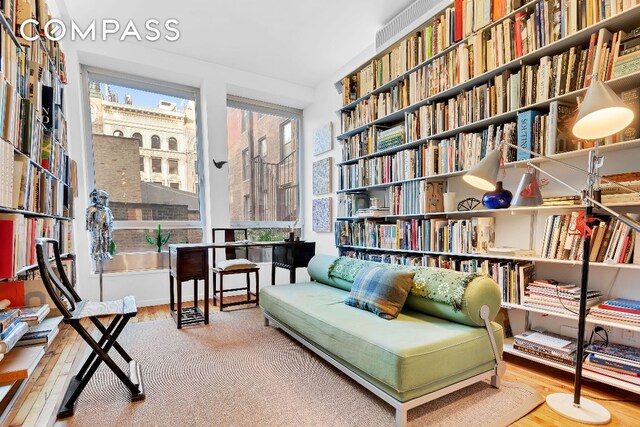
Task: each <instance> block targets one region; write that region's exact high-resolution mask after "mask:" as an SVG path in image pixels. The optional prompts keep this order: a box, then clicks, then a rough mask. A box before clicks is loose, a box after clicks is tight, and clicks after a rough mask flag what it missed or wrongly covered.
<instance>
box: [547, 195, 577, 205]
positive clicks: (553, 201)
mask: <svg viewBox="0 0 640 427" xmlns="http://www.w3.org/2000/svg"><path fill="white" fill-rule="evenodd" d="M581 203H582V200H581V199H580V196H559V197H545V198H544V199H542V206H574V205H580V204H581Z"/></svg>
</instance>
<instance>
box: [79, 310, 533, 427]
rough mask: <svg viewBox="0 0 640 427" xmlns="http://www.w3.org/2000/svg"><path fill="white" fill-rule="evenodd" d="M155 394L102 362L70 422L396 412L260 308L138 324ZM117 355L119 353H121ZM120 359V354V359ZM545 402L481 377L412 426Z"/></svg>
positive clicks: (519, 410) (508, 413) (222, 421)
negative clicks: (198, 320)
mask: <svg viewBox="0 0 640 427" xmlns="http://www.w3.org/2000/svg"><path fill="white" fill-rule="evenodd" d="M120 342H121V343H122V345H123V346H124V348H125V349H127V351H128V352H129V353H130V354H131V355H132V357H134V358H136V359H137V360H139V361H140V363H141V366H142V373H143V377H144V382H145V387H146V395H147V398H146V400H144V401H141V402H135V403H131V402H130V400H129V393H128V390H127V389H126V388H125V387H124V386H123V385H122V384H121V383H120V382H119V381H118V380H117V378H116V377H115V375H114V374H113V373H112V372H111V371H109V370H108V369H107V368H106V367H105V366H104V364H103V365H102V366H101V367H100V368H99V370H98V371H97V372H96V374H95V376H94V377H93V378H92V380H91V382H90V383H89V385H88V386H87V388H86V389H85V391H84V393H83V394H82V395H81V397H80V399H79V400H78V403H77V407H76V413H75V415H74V416H73V417H72V418H70V419H69V424H70V425H76V426H91V427H95V426H107V425H108V426H119V427H122V426H175V425H184V426H250V425H251V426H367V427H373V426H393V425H394V410H393V409H392V408H391V407H390V406H389V405H387V404H386V403H384V402H382V401H381V400H380V399H378V398H377V397H375V396H374V395H373V394H371V393H370V392H368V391H367V390H365V389H364V388H362V387H360V386H359V385H358V384H356V383H355V382H354V381H352V380H351V379H349V378H348V377H346V376H345V375H343V374H342V373H341V372H339V371H338V370H336V369H334V368H333V367H331V366H330V365H329V364H327V363H326V362H324V361H323V360H322V359H320V358H319V357H317V356H315V355H314V354H313V353H312V352H310V351H308V350H307V349H306V348H304V347H302V346H301V345H300V344H298V343H297V342H296V341H294V340H293V339H291V338H290V337H289V336H287V335H286V334H285V333H283V332H281V331H280V330H278V329H274V328H272V327H268V328H267V327H264V326H263V321H262V315H261V312H260V310H259V309H246V310H236V311H232V312H223V313H220V312H214V313H213V314H212V315H211V322H210V324H209V325H208V326H192V327H186V328H184V329H182V330H181V331H178V330H177V329H176V327H175V324H174V323H173V321H172V320H170V319H167V320H158V321H154V322H143V323H134V324H130V325H129V326H128V327H127V329H126V330H125V332H124V333H123V334H122V338H121V339H120ZM113 356H114V359H115V360H118V359H120V357H119V356H117V355H116V354H114V355H113ZM116 356H117V357H116ZM542 402H543V398H542V396H541V395H540V394H539V393H538V392H536V391H535V390H534V389H532V388H531V387H529V386H526V385H523V384H515V383H507V382H504V381H503V386H502V388H501V389H499V390H497V389H494V388H492V387H490V386H489V385H488V384H485V383H479V384H476V385H473V386H470V387H468V388H466V389H463V390H460V391H458V392H456V393H454V394H451V395H448V396H446V397H444V398H441V399H438V400H436V401H434V402H431V403H429V404H427V405H423V406H422V407H419V408H415V409H413V410H411V411H410V412H409V425H410V426H420V425H425V426H426V425H429V426H465V427H471V426H487V425H491V426H504V425H509V424H510V423H512V422H514V421H516V420H518V419H519V418H521V417H523V416H524V415H526V414H527V413H528V412H530V411H531V410H532V409H534V408H535V407H536V406H538V405H539V404H540V403H542Z"/></svg>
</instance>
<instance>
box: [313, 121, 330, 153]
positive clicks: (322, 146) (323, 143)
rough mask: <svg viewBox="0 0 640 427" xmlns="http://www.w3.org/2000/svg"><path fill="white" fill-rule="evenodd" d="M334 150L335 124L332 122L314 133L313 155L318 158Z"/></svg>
mask: <svg viewBox="0 0 640 427" xmlns="http://www.w3.org/2000/svg"><path fill="white" fill-rule="evenodd" d="M332 148H333V124H332V123H331V122H329V123H327V124H326V125H324V126H321V127H319V128H317V129H316V130H314V131H313V155H314V156H317V155H319V154H322V153H326V152H327V151H331V149H332Z"/></svg>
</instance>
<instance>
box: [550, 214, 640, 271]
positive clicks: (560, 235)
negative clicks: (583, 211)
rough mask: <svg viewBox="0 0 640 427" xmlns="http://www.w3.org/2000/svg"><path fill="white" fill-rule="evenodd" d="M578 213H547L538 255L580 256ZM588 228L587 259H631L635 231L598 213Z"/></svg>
mask: <svg viewBox="0 0 640 427" xmlns="http://www.w3.org/2000/svg"><path fill="white" fill-rule="evenodd" d="M579 216H580V212H577V211H576V212H572V213H571V214H567V215H551V216H549V217H548V218H547V219H546V222H545V231H544V236H543V238H542V249H541V251H540V257H541V258H550V259H563V260H574V261H575V260H580V259H582V248H583V245H582V242H583V240H584V238H583V237H581V236H580V233H579V232H577V231H576V224H577V222H578V220H579ZM596 219H597V221H596V222H595V223H593V224H591V225H590V227H591V250H590V255H589V261H590V262H606V263H610V264H617V263H621V264H628V263H629V262H631V260H632V255H633V248H634V244H635V234H636V233H632V232H631V231H632V230H631V228H630V227H629V226H627V225H625V224H623V223H622V222H620V221H618V220H617V219H615V218H611V217H608V216H606V215H598V216H597V217H596Z"/></svg>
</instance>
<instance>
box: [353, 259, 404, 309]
mask: <svg viewBox="0 0 640 427" xmlns="http://www.w3.org/2000/svg"><path fill="white" fill-rule="evenodd" d="M412 286H413V273H410V272H404V271H392V270H389V269H386V268H380V267H368V268H363V269H361V270H360V272H358V274H357V275H356V278H355V279H354V281H353V286H352V287H351V292H350V293H349V295H348V296H347V298H345V300H344V303H345V304H347V305H350V306H352V307H356V308H360V309H363V310H368V311H370V312H372V313H374V314H376V315H378V316H380V317H382V318H383V319H387V320H389V319H395V318H396V317H397V316H398V313H400V310H402V306H403V305H404V302H405V301H406V300H407V295H409V291H410V290H411V287H412Z"/></svg>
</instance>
